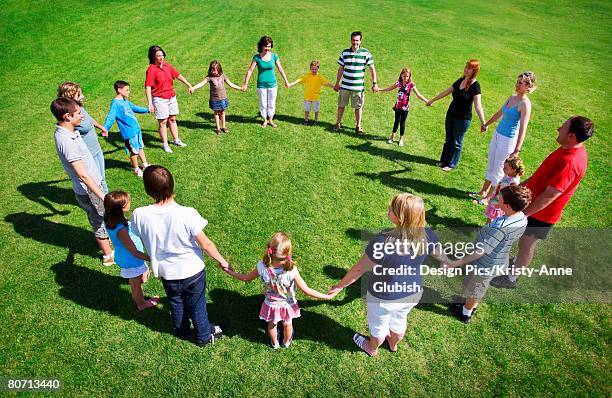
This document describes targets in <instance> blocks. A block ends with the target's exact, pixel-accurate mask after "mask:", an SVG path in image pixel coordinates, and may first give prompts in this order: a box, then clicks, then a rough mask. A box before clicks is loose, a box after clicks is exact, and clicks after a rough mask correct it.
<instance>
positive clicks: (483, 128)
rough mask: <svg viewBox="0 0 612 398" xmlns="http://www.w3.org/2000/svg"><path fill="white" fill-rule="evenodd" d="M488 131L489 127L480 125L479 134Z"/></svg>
mask: <svg viewBox="0 0 612 398" xmlns="http://www.w3.org/2000/svg"><path fill="white" fill-rule="evenodd" d="M488 129H489V126H487V125H486V123H485V124H482V125H480V132H481V133H484V132H485V131H487V130H488Z"/></svg>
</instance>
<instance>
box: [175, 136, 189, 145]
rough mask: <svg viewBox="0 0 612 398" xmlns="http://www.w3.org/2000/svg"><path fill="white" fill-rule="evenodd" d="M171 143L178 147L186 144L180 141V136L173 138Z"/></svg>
mask: <svg viewBox="0 0 612 398" xmlns="http://www.w3.org/2000/svg"><path fill="white" fill-rule="evenodd" d="M173 144H174V145H176V146H180V147H186V146H187V144H185V143H184V142H183V141H181V139H180V138H179V139H177V140H174V142H173Z"/></svg>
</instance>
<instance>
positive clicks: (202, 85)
mask: <svg viewBox="0 0 612 398" xmlns="http://www.w3.org/2000/svg"><path fill="white" fill-rule="evenodd" d="M206 83H208V76H206V77H205V78H204V80H202V81H201V82H199V83H198V84H196V85H195V86H193V87H191V88H190V89H189V94H193V92H194V91H196V90H197V89H199V88H201V87H204V86H205V85H206Z"/></svg>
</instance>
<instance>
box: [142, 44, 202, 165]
mask: <svg viewBox="0 0 612 398" xmlns="http://www.w3.org/2000/svg"><path fill="white" fill-rule="evenodd" d="M165 57H166V52H165V51H164V50H162V48H161V47H160V46H151V47H149V68H148V69H147V75H146V79H145V87H146V93H147V102H148V103H149V112H155V118H156V119H157V122H158V123H159V136H160V137H161V139H162V142H163V145H164V151H166V152H168V153H172V149H170V146H169V145H168V133H167V130H166V126H169V127H170V134H172V138H173V139H174V145H177V146H183V147H184V146H187V144H185V143H183V141H181V139H180V138H179V135H178V126H177V124H176V115H178V113H179V109H178V102H177V101H176V92H175V91H174V79H178V80H179V81H180V82H182V83H183V84H185V85H186V86H187V87H188V88H191V84H190V83H189V82H188V81H187V79H185V78H184V77H183V75H181V74H180V73H179V72H178V71H177V70H176V69H174V66H172V65H170V64H169V63H168V62H165Z"/></svg>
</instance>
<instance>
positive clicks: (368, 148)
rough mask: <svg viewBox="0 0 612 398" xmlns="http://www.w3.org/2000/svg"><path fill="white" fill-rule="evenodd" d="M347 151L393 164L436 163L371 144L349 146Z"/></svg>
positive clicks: (432, 160)
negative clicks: (379, 158)
mask: <svg viewBox="0 0 612 398" xmlns="http://www.w3.org/2000/svg"><path fill="white" fill-rule="evenodd" d="M346 148H347V149H351V150H353V151H359V152H362V153H368V154H370V155H372V156H379V157H381V158H384V159H387V160H390V161H392V162H396V163H397V162H399V161H404V162H409V163H420V164H425V165H430V166H433V165H435V163H436V161H435V160H434V159H430V158H426V157H424V156H419V155H412V154H409V153H407V152H404V151H396V150H393V149H389V148H378V147H376V146H373V145H372V143H371V142H364V143H362V144H359V145H347V146H346Z"/></svg>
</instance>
